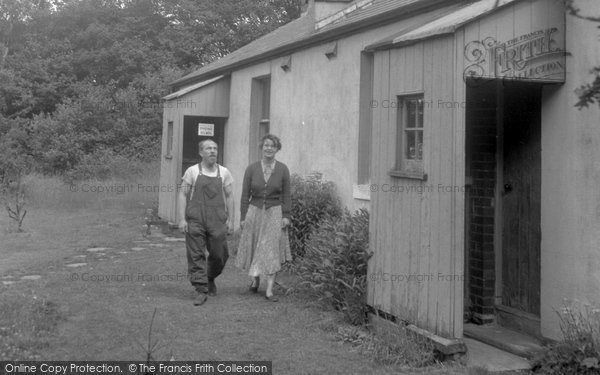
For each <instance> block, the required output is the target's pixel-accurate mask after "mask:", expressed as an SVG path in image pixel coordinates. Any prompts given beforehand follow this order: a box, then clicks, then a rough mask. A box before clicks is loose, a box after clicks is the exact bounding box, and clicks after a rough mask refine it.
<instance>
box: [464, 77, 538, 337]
mask: <svg viewBox="0 0 600 375" xmlns="http://www.w3.org/2000/svg"><path fill="white" fill-rule="evenodd" d="M466 109H467V112H466V180H467V181H468V182H469V183H470V189H469V191H468V193H467V196H466V197H465V198H466V208H467V211H466V215H465V225H466V227H465V235H466V240H465V262H466V264H465V269H466V270H467V274H468V280H467V283H466V284H465V295H466V297H467V298H466V299H465V310H467V309H468V311H469V314H468V315H469V316H468V318H469V319H470V320H472V321H474V322H475V323H478V324H484V323H491V322H496V323H498V324H500V325H502V326H505V327H507V328H511V329H516V330H520V331H523V332H526V333H529V334H531V335H535V336H539V314H540V240H541V235H540V192H541V189H540V188H541V85H540V84H535V83H525V82H516V81H511V82H507V81H499V80H489V81H484V82H483V83H482V82H479V84H478V85H477V86H475V87H473V86H469V85H467V106H466Z"/></svg>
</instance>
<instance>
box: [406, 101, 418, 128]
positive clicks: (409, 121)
mask: <svg viewBox="0 0 600 375" xmlns="http://www.w3.org/2000/svg"><path fill="white" fill-rule="evenodd" d="M406 110H407V115H406V128H407V129H410V128H415V127H416V126H417V124H416V119H417V101H416V100H414V99H409V100H407V101H406Z"/></svg>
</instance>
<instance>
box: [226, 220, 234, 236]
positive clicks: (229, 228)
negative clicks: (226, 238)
mask: <svg viewBox="0 0 600 375" xmlns="http://www.w3.org/2000/svg"><path fill="white" fill-rule="evenodd" d="M225 224H226V225H227V234H228V235H230V234H233V220H231V219H227V222H226V223H225Z"/></svg>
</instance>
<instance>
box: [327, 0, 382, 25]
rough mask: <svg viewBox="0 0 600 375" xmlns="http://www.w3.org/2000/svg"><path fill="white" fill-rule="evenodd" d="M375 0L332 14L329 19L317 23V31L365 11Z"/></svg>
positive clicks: (361, 2)
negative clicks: (360, 10)
mask: <svg viewBox="0 0 600 375" xmlns="http://www.w3.org/2000/svg"><path fill="white" fill-rule="evenodd" d="M374 1H375V0H359V1H357V2H356V3H354V4H352V5H350V6H349V7H347V8H345V9H342V10H340V11H339V12H337V13H334V14H332V15H331V16H329V17H326V18H324V19H322V20H320V21H317V22H316V23H315V30H319V29H322V28H323V27H325V26H327V25H330V24H332V23H334V22H335V21H337V20H339V19H342V18H344V17H346V16H347V15H348V14H349V13H352V12H354V11H356V10H358V9H364V8H366V7H368V6H370V5H372V4H373V2H374Z"/></svg>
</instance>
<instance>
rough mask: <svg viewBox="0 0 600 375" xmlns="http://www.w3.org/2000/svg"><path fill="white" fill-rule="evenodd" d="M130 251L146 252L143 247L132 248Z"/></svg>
mask: <svg viewBox="0 0 600 375" xmlns="http://www.w3.org/2000/svg"><path fill="white" fill-rule="evenodd" d="M131 250H133V251H142V250H146V248H145V247H132V248H131Z"/></svg>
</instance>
